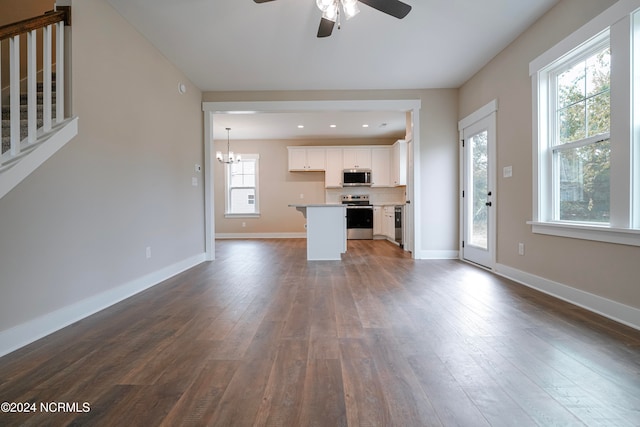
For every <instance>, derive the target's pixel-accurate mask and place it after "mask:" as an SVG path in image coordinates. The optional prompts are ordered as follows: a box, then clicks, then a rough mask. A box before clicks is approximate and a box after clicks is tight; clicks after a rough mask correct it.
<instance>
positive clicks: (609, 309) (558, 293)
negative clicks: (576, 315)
mask: <svg viewBox="0 0 640 427" xmlns="http://www.w3.org/2000/svg"><path fill="white" fill-rule="evenodd" d="M495 273H496V274H498V275H499V276H502V277H504V278H507V279H509V280H513V281H514V282H517V283H520V284H521V285H524V286H527V287H529V288H532V289H535V290H538V291H540V292H543V293H545V294H547V295H551V296H553V297H555V298H558V299H561V300H563V301H566V302H568V303H571V304H573V305H576V306H578V307H582V308H584V309H586V310H589V311H591V312H593V313H596V314H599V315H601V316H604V317H606V318H608V319H611V320H614V321H616V322H618V323H622V324H623V325H626V326H629V327H631V328H634V329H638V330H640V309H638V308H635V307H631V306H628V305H625V304H622V303H619V302H616V301H613V300H610V299H607V298H604V297H601V296H598V295H594V294H592V293H589V292H585V291H582V290H580V289H576V288H572V287H571V286H567V285H565V284H562V283H558V282H554V281H552V280H549V279H545V278H544V277H540V276H536V275H534V274H531V273H527V272H525V271H521V270H518V269H515V268H512V267H509V266H506V265H502V264H497V265H496V269H495Z"/></svg>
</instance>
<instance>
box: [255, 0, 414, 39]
mask: <svg viewBox="0 0 640 427" xmlns="http://www.w3.org/2000/svg"><path fill="white" fill-rule="evenodd" d="M253 1H254V2H256V3H267V2H270V1H274V0H253ZM358 3H364V4H366V5H367V6H370V7H372V8H374V9H377V10H379V11H380V12H383V13H386V14H387V15H391V16H394V17H396V18H398V19H402V18H404V17H405V16H407V14H408V13H409V12H410V11H411V6H409V5H408V4H406V3H403V2H401V1H400V0H316V4H317V5H318V8H319V9H320V10H321V11H322V18H321V19H320V27H319V28H318V37H328V36H330V35H331V33H332V32H333V27H334V26H335V24H336V22H337V23H338V29H340V14H341V12H340V6H342V14H344V16H345V17H346V18H347V19H351V18H353V17H354V16H356V15H357V14H358V12H360V9H358Z"/></svg>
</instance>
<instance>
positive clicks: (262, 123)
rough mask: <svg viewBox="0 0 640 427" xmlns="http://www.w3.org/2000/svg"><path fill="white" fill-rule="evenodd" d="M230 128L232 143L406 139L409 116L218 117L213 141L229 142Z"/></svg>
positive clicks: (390, 113)
mask: <svg viewBox="0 0 640 427" xmlns="http://www.w3.org/2000/svg"><path fill="white" fill-rule="evenodd" d="M332 125H334V126H335V127H331V126H332ZM363 125H368V127H363ZM298 126H304V127H303V128H302V129H301V128H299V127H298ZM226 128H231V131H230V138H231V139H232V140H233V139H253V140H260V139H294V140H295V139H307V140H308V139H348V138H391V139H402V138H404V137H405V133H406V115H405V113H403V112H398V111H363V112H344V111H343V112H322V113H320V112H309V113H261V114H215V115H214V120H213V139H226V138H227V131H226Z"/></svg>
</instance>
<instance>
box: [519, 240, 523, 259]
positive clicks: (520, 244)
mask: <svg viewBox="0 0 640 427" xmlns="http://www.w3.org/2000/svg"><path fill="white" fill-rule="evenodd" d="M518 255H520V256H522V255H524V243H518Z"/></svg>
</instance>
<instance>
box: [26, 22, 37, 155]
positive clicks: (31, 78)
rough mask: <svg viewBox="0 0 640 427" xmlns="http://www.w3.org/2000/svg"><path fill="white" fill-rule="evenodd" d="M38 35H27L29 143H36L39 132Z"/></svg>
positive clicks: (34, 33) (32, 32) (33, 33)
mask: <svg viewBox="0 0 640 427" xmlns="http://www.w3.org/2000/svg"><path fill="white" fill-rule="evenodd" d="M36 34H37V33H36V30H33V31H29V32H28V33H27V120H28V123H29V124H28V134H27V138H28V139H27V140H28V141H29V143H31V142H35V141H36V139H37V132H38V126H37V125H38V110H37V105H38V98H37V96H38V93H37V91H38V88H37V83H38V82H37V74H36V73H37V68H38V61H37V56H36V51H37V48H36V41H37V40H36Z"/></svg>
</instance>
